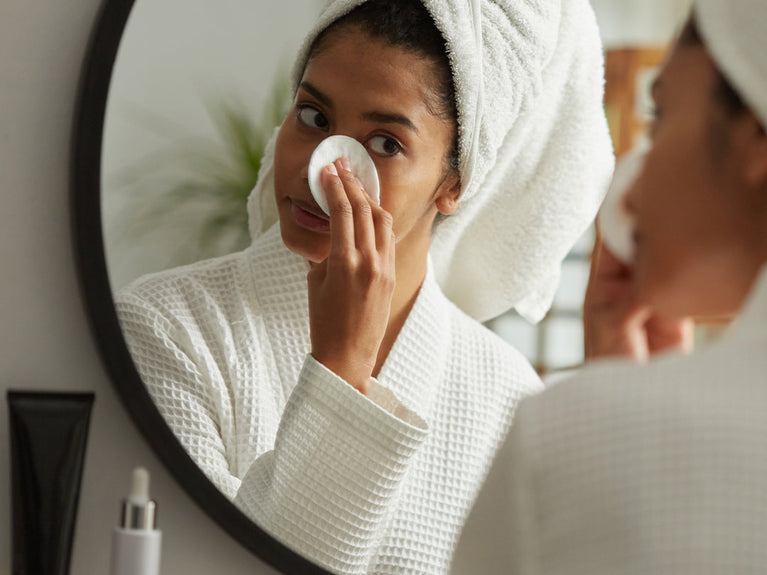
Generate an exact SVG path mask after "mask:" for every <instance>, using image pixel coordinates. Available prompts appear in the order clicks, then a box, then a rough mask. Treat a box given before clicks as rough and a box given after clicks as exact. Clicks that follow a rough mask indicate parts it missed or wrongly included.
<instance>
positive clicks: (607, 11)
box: [591, 0, 692, 48]
mask: <svg viewBox="0 0 767 575" xmlns="http://www.w3.org/2000/svg"><path fill="white" fill-rule="evenodd" d="M691 4H692V0H591V5H592V7H593V8H594V12H596V15H597V20H598V21H599V28H600V30H601V34H602V41H603V42H604V44H605V48H624V47H631V46H648V45H649V46H652V45H662V44H665V43H666V42H668V41H669V40H670V39H671V37H672V36H673V35H674V33H675V32H676V30H677V28H678V27H679V24H680V22H682V21H683V20H684V18H685V16H686V15H687V14H688V13H689V10H690V6H691Z"/></svg>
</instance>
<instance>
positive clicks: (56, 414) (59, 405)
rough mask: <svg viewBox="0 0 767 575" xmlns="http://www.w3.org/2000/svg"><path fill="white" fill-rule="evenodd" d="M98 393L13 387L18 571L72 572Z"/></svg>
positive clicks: (33, 574) (31, 574) (23, 574)
mask: <svg viewBox="0 0 767 575" xmlns="http://www.w3.org/2000/svg"><path fill="white" fill-rule="evenodd" d="M93 399H94V394H93V393H46V392H29V391H9V392H8V409H9V411H10V417H9V422H10V426H11V429H10V436H11V497H12V501H13V534H12V541H13V543H12V549H13V560H12V561H13V575H68V573H69V563H70V558H71V555H72V540H73V538H74V529H75V519H76V517H77V502H78V499H79V497H80V480H81V478H82V473H83V463H84V460H85V446H86V443H87V439H88V423H89V421H90V414H91V406H92V405H93Z"/></svg>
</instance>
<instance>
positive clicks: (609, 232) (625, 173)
mask: <svg viewBox="0 0 767 575" xmlns="http://www.w3.org/2000/svg"><path fill="white" fill-rule="evenodd" d="M645 153H646V150H645V149H644V148H641V149H639V148H638V149H635V150H633V151H631V152H629V153H628V154H627V155H626V156H625V157H624V158H623V159H621V160H620V161H619V162H618V164H617V165H616V166H615V174H614V175H613V181H612V184H611V185H610V189H609V190H608V192H607V196H605V200H604V202H603V203H602V207H601V209H600V210H599V216H597V226H598V227H599V231H600V232H601V234H602V240H603V241H604V243H605V245H606V246H607V249H609V250H610V252H612V253H613V254H614V255H615V256H616V257H617V258H618V259H619V260H621V261H623V262H625V263H630V262H631V261H632V259H633V257H634V237H633V235H634V217H633V216H632V215H631V214H630V213H629V211H628V209H626V206H625V202H624V199H625V197H626V192H628V190H629V188H631V185H632V184H633V183H634V181H635V180H636V179H637V176H639V173H640V171H641V169H642V164H643V162H644V157H645Z"/></svg>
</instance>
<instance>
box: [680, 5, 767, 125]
mask: <svg viewBox="0 0 767 575" xmlns="http://www.w3.org/2000/svg"><path fill="white" fill-rule="evenodd" d="M695 18H696V21H697V24H698V28H699V30H700V34H701V36H702V37H703V41H704V42H705V44H706V47H707V48H708V51H709V53H710V54H711V57H712V58H713V59H714V61H715V62H716V64H717V66H718V68H719V70H720V71H721V72H722V73H723V74H724V75H725V77H726V78H727V79H728V81H729V82H731V84H732V86H733V88H734V89H735V91H736V92H738V94H739V95H740V97H741V98H742V99H743V100H744V102H745V103H746V104H747V105H748V107H749V108H751V109H752V110H753V112H754V113H755V114H756V115H757V116H758V117H759V118H760V119H761V121H762V126H764V127H766V128H767V57H765V52H767V41H765V37H767V36H766V34H767V1H765V0H698V2H697V3H696V5H695Z"/></svg>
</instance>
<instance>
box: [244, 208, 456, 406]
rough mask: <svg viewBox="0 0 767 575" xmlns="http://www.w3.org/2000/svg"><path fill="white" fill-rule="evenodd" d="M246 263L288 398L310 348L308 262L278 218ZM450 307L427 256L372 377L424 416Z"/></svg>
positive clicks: (446, 340) (446, 341)
mask: <svg viewBox="0 0 767 575" xmlns="http://www.w3.org/2000/svg"><path fill="white" fill-rule="evenodd" d="M249 262H250V276H251V278H252V282H253V290H252V298H253V300H254V303H255V308H256V309H258V310H260V313H261V315H262V317H263V321H264V328H265V329H266V332H267V337H268V340H269V342H271V343H272V350H271V352H272V353H273V354H274V357H275V359H276V362H275V363H276V366H285V367H282V368H275V369H281V370H282V371H281V372H280V373H279V378H280V380H281V381H282V387H283V390H282V393H283V395H284V399H285V400H287V397H288V396H289V395H290V392H291V391H292V388H293V386H294V385H295V382H296V381H297V380H298V375H299V373H300V371H301V368H302V366H303V363H304V359H305V357H306V355H307V354H308V353H310V352H311V340H310V336H309V306H308V288H307V281H306V275H307V274H308V273H309V269H310V267H309V264H308V262H307V261H306V260H305V259H303V258H302V257H300V256H297V255H296V254H294V253H293V252H291V251H290V250H289V249H288V248H287V247H286V246H285V244H284V243H283V241H282V237H281V235H280V229H279V223H277V224H275V225H273V226H272V227H271V228H270V229H269V230H268V231H267V232H266V233H264V234H263V235H262V236H260V237H259V238H257V240H256V241H255V242H254V243H253V245H252V246H251V247H250V248H249ZM297 301H298V302H301V303H300V304H296V302H297ZM452 307H453V306H452V304H451V303H450V302H449V301H448V300H447V299H446V298H445V296H444V295H443V294H442V292H441V290H440V288H439V286H438V285H437V282H436V280H435V278H434V271H433V269H432V265H431V261H429V265H428V269H427V273H426V277H425V279H424V282H423V285H422V286H421V289H420V291H419V293H418V296H417V298H416V300H415V303H414V304H413V308H412V309H411V310H410V314H409V315H408V318H407V320H406V321H405V324H404V325H403V326H402V329H401V330H400V333H399V335H398V336H397V339H396V341H395V342H394V345H393V346H392V349H391V351H390V352H389V355H388V357H387V358H386V361H385V362H384V365H383V366H382V368H381V372H380V373H379V375H378V378H377V379H378V382H379V383H380V384H381V385H383V386H385V387H388V388H389V389H391V391H393V392H394V394H395V395H396V396H397V398H398V399H399V400H400V401H401V402H402V403H403V404H404V405H405V406H406V407H408V408H409V409H411V410H413V411H416V412H418V413H419V414H421V415H422V416H423V417H424V418H428V416H429V415H430V413H431V406H432V401H433V398H434V395H435V392H436V391H437V387H438V385H439V381H440V380H441V379H442V373H443V370H444V368H445V365H446V359H445V358H446V355H447V353H448V351H449V350H448V348H449V346H450V342H451V333H450V326H451V324H450V315H451V311H452Z"/></svg>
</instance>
